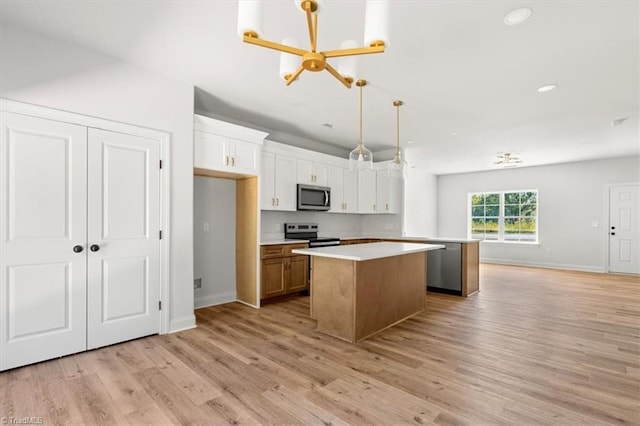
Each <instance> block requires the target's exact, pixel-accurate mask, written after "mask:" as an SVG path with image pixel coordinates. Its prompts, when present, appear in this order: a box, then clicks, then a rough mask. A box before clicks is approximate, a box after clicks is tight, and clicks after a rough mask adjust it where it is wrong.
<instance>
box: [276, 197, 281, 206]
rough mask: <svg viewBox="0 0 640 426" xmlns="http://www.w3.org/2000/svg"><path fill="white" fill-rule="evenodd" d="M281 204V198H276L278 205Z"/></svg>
mask: <svg viewBox="0 0 640 426" xmlns="http://www.w3.org/2000/svg"><path fill="white" fill-rule="evenodd" d="M279 205H280V198H276V206H279Z"/></svg>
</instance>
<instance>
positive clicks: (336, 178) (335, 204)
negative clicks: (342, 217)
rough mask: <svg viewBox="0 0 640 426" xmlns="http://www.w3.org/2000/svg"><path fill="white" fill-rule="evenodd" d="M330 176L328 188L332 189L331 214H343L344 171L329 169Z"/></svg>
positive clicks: (338, 168) (334, 168) (335, 168)
mask: <svg viewBox="0 0 640 426" xmlns="http://www.w3.org/2000/svg"><path fill="white" fill-rule="evenodd" d="M328 175H329V176H328V183H329V185H328V186H329V188H331V209H330V210H329V213H343V212H344V200H343V191H344V190H343V188H344V183H343V179H344V177H343V175H344V169H342V168H340V167H329V173H328Z"/></svg>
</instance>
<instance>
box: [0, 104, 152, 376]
mask: <svg viewBox="0 0 640 426" xmlns="http://www.w3.org/2000/svg"><path fill="white" fill-rule="evenodd" d="M76 118H77V117H71V118H70V119H71V120H74V121H75V119H76ZM0 123H2V129H1V132H0V134H1V135H2V136H1V138H0V160H1V161H2V164H1V165H0V181H2V182H11V185H1V186H0V203H1V204H2V206H3V208H2V209H0V253H2V256H0V294H2V295H6V296H7V297H0V312H1V318H0V322H1V323H2V324H4V326H3V327H0V370H5V369H9V368H14V367H17V366H20V365H25V364H30V363H33V362H38V361H43V360H46V359H50V358H55V357H59V356H63V355H68V354H71V353H75V352H80V351H84V350H87V349H93V348H96V347H100V346H105V345H110V344H113V343H117V342H121V341H124V340H131V339H134V338H138V337H142V336H146V335H149V334H156V333H158V332H159V331H160V329H159V327H160V304H159V302H160V300H161V299H160V295H161V289H160V282H161V278H162V277H161V266H162V265H161V241H160V232H161V228H160V226H161V212H160V208H161V207H160V206H161V204H160V203H161V196H162V193H161V190H162V187H161V176H162V173H163V171H162V166H161V162H160V159H161V145H162V143H161V141H160V140H159V139H155V138H154V137H142V136H137V135H131V134H125V133H123V132H121V131H107V130H103V129H97V128H90V127H86V126H81V125H78V124H70V123H65V122H61V121H58V120H48V119H45V118H36V117H32V116H27V115H21V114H14V113H9V112H4V111H3V112H2V114H1V119H0ZM101 125H105V123H101ZM118 129H119V130H120V127H118ZM136 130H140V131H141V132H142V133H145V131H144V130H141V129H136ZM9 154H10V155H9ZM5 206H6V208H4V207H5Z"/></svg>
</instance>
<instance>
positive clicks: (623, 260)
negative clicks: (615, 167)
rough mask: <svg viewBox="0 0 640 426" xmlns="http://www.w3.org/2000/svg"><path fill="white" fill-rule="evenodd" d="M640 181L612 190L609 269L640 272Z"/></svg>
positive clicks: (611, 270) (615, 187)
mask: <svg viewBox="0 0 640 426" xmlns="http://www.w3.org/2000/svg"><path fill="white" fill-rule="evenodd" d="M639 192H640V184H631V185H620V186H612V187H611V189H610V191H609V271H610V272H623V273H629V274H640V231H639V229H638V228H639V227H640V197H639Z"/></svg>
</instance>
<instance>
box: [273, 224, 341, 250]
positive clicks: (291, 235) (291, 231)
mask: <svg viewBox="0 0 640 426" xmlns="http://www.w3.org/2000/svg"><path fill="white" fill-rule="evenodd" d="M284 238H285V239H286V240H308V241H309V248H315V247H329V246H339V245H340V238H331V237H323V238H320V237H318V224H317V223H285V224H284Z"/></svg>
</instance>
